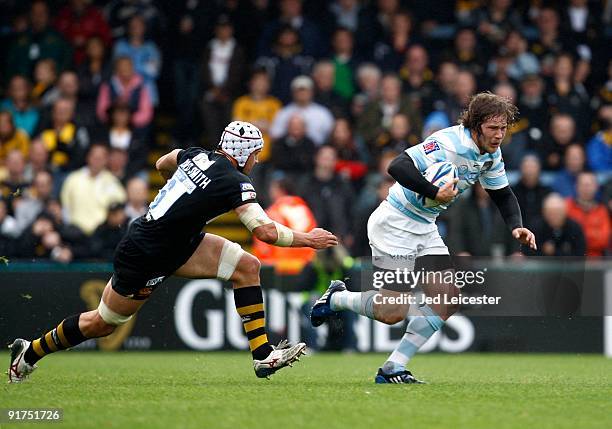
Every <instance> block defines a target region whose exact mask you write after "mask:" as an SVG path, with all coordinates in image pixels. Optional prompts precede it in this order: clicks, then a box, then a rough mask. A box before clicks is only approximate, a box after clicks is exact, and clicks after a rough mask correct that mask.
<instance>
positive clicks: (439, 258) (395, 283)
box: [372, 255, 454, 292]
mask: <svg viewBox="0 0 612 429" xmlns="http://www.w3.org/2000/svg"><path fill="white" fill-rule="evenodd" d="M399 269H400V271H401V272H403V269H402V268H399ZM452 269H454V264H453V260H452V258H451V257H450V255H425V256H421V257H418V258H416V260H415V261H414V269H413V270H412V271H415V272H417V273H418V272H420V271H422V272H423V273H427V272H429V273H436V272H440V271H446V270H452ZM388 271H391V272H392V274H394V273H395V271H396V270H389V269H384V268H380V267H376V266H374V267H373V273H372V275H373V276H375V277H376V276H378V279H382V280H383V283H384V284H383V286H382V289H386V290H390V291H394V292H411V291H413V290H414V288H415V287H416V286H419V285H413V284H412V283H411V282H406V278H407V277H406V276H404V275H400V276H399V277H398V276H395V275H388V276H385V273H386V272H388ZM421 285H422V284H421Z"/></svg>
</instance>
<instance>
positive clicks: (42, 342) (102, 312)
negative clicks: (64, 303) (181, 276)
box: [7, 280, 146, 383]
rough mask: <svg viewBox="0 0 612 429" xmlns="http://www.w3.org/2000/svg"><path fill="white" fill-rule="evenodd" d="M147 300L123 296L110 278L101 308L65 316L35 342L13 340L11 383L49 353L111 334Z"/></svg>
mask: <svg viewBox="0 0 612 429" xmlns="http://www.w3.org/2000/svg"><path fill="white" fill-rule="evenodd" d="M145 301H146V300H133V299H130V298H126V297H124V296H122V295H119V294H118V293H117V292H115V291H114V290H113V288H112V285H111V280H109V281H108V283H107V285H106V287H105V288H104V292H103V293H102V299H101V301H100V306H99V307H98V308H97V309H95V310H91V311H87V312H84V313H80V314H75V315H72V316H69V317H67V318H65V319H64V320H63V321H62V322H61V323H60V324H59V325H57V326H56V327H55V328H53V329H52V330H51V331H49V332H47V333H46V334H44V335H43V336H42V337H40V338H37V339H35V340H33V341H32V342H30V341H28V340H24V339H22V338H17V339H16V340H15V341H13V343H12V344H11V345H10V346H9V348H10V349H11V364H10V366H9V369H8V372H7V373H8V376H9V382H10V383H18V382H21V381H23V380H25V379H26V378H27V377H28V376H29V375H30V374H31V373H32V372H33V371H34V370H35V369H36V368H37V365H36V363H37V362H38V361H39V360H40V359H42V358H43V357H45V356H46V355H48V354H51V353H55V352H58V351H61V350H65V349H67V348H71V347H75V346H77V345H79V344H81V343H82V342H84V341H86V340H88V339H90V338H99V337H105V336H107V335H110V334H111V333H113V331H114V330H115V328H116V327H117V326H118V325H122V324H123V323H126V322H127V321H128V320H129V319H130V318H131V317H132V315H133V314H134V313H136V312H137V311H138V309H139V308H140V307H141V306H142V305H143V304H144V303H145Z"/></svg>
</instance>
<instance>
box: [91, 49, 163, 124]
mask: <svg viewBox="0 0 612 429" xmlns="http://www.w3.org/2000/svg"><path fill="white" fill-rule="evenodd" d="M118 102H119V103H125V104H127V105H128V106H129V107H130V110H131V111H132V125H133V126H134V128H135V130H136V131H138V132H142V133H145V132H146V127H148V126H149V125H150V124H151V121H152V120H153V103H152V102H151V96H150V94H149V90H148V89H147V87H146V86H145V84H144V81H143V79H142V77H141V76H140V75H138V74H137V73H136V72H135V71H134V66H133V64H132V60H131V59H130V58H128V57H119V58H117V59H116V60H115V71H114V74H113V75H112V76H111V78H110V79H109V80H108V81H106V82H104V83H103V84H102V85H101V86H100V92H99V94H98V101H97V105H96V114H97V115H98V119H99V120H100V121H101V122H102V123H107V122H108V120H109V117H108V111H109V108H110V106H111V105H113V104H114V103H118Z"/></svg>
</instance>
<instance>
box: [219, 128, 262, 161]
mask: <svg viewBox="0 0 612 429" xmlns="http://www.w3.org/2000/svg"><path fill="white" fill-rule="evenodd" d="M263 145H264V141H263V137H262V135H261V131H259V128H257V127H256V126H255V125H253V124H250V123H248V122H243V121H233V122H230V123H229V124H228V125H227V127H225V129H224V130H223V134H221V140H220V141H219V149H222V150H223V152H225V153H226V154H228V155H229V156H231V157H232V158H234V159H235V160H236V162H237V163H238V166H239V167H240V168H242V167H244V165H245V164H246V162H247V159H248V158H249V156H250V155H251V154H252V153H253V152H255V151H256V150H258V149H261V148H262V147H263Z"/></svg>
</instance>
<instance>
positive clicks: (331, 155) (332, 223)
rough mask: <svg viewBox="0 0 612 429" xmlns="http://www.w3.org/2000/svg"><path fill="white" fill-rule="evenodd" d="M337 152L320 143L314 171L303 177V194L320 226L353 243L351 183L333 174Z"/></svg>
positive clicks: (301, 193)
mask: <svg viewBox="0 0 612 429" xmlns="http://www.w3.org/2000/svg"><path fill="white" fill-rule="evenodd" d="M337 160H338V154H337V153H336V149H335V148H333V147H331V146H327V145H324V146H321V147H320V148H319V149H318V150H317V153H316V155H315V165H314V171H313V172H312V173H311V174H309V175H308V176H306V177H303V178H302V181H301V184H300V186H298V189H300V192H299V195H301V196H303V197H304V199H305V200H306V202H307V203H308V206H309V207H310V209H311V210H312V212H313V213H314V216H315V219H316V220H317V224H318V225H319V226H320V227H321V228H325V229H328V230H331V231H334V233H335V234H336V236H337V237H339V238H341V240H342V241H343V243H344V244H345V245H346V246H349V247H350V246H351V244H352V231H351V226H352V219H353V218H352V213H353V211H352V207H353V202H354V193H353V189H352V187H351V185H350V183H349V182H348V181H347V180H346V179H344V178H343V177H342V176H340V175H339V174H337V173H336V161H337Z"/></svg>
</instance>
